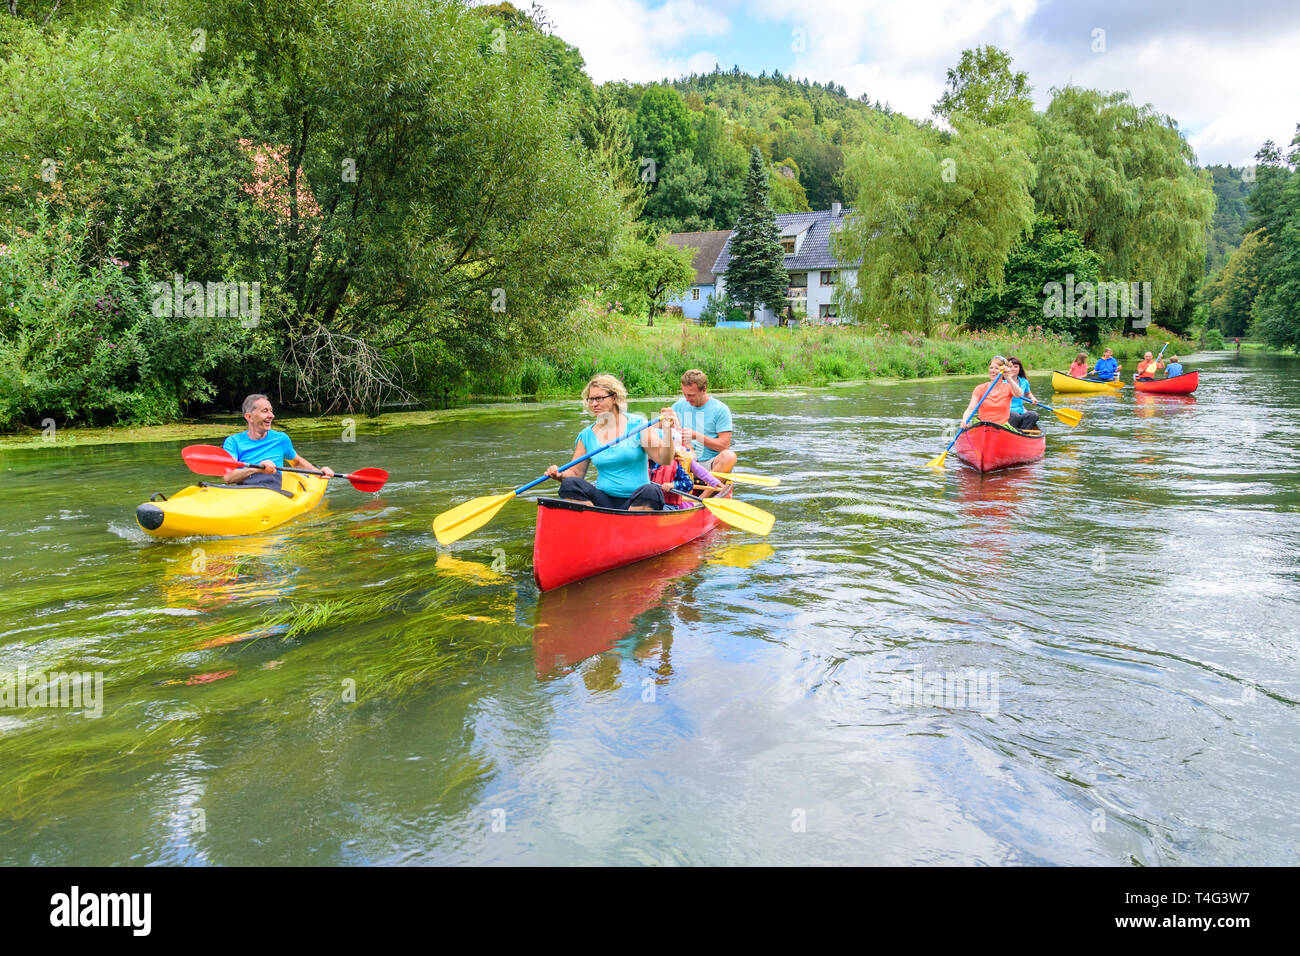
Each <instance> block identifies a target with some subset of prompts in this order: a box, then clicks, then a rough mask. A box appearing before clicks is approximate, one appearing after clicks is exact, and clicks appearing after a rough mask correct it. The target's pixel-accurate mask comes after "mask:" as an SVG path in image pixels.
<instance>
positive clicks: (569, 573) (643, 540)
mask: <svg viewBox="0 0 1300 956" xmlns="http://www.w3.org/2000/svg"><path fill="white" fill-rule="evenodd" d="M723 495H724V496H725V497H730V495H731V486H730V485H728V486H727V487H726V491H725V492H724V493H723ZM668 500H669V502H670V503H672V502H673V501H674V500H676V501H681V500H682V499H679V498H677V497H676V496H675V495H669V496H668ZM688 500H689V499H688ZM717 524H718V519H717V518H715V517H714V516H713V512H711V511H709V509H707V508H705V507H704V505H701V504H696V503H692V505H691V507H689V508H685V509H682V510H680V511H616V510H613V509H610V508H592V507H588V506H586V505H579V504H575V503H573V502H572V501H563V500H561V499H560V498H538V499H537V533H536V534H535V535H534V537H533V579H534V580H535V581H536V582H537V586H538V587H539V588H541V589H542V590H543V591H550V590H552V589H554V588H561V587H564V585H566V584H572V583H573V582H574V581H581V580H582V579H583V578H589V577H591V576H592V575H593V574H601V573H602V572H604V571H612V570H613V569H614V568H621V567H623V566H624V565H627V564H633V563H634V562H637V561H644V560H645V559H646V558H653V557H654V556H655V555H656V554H663V553H664V552H666V551H671V550H673V548H679V547H681V546H682V545H684V544H685V543H686V542H687V541H694V540H695V539H696V538H698V537H699V536H700V535H702V534H705V533H706V532H708V531H711V530H713V528H714V527H716V526H717Z"/></svg>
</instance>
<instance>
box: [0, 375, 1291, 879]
mask: <svg viewBox="0 0 1300 956" xmlns="http://www.w3.org/2000/svg"><path fill="white" fill-rule="evenodd" d="M1201 367H1202V369H1203V370H1204V371H1205V374H1204V375H1203V377H1202V382H1203V385H1202V389H1201V391H1200V392H1199V393H1198V394H1197V395H1196V396H1195V397H1194V398H1192V399H1179V398H1173V397H1168V398H1166V397H1159V396H1134V395H1132V394H1131V393H1130V394H1128V395H1125V396H1124V397H1122V398H1114V397H1111V396H1078V397H1068V398H1067V397H1064V396H1051V395H1050V386H1049V385H1048V383H1047V380H1046V377H1041V378H1037V377H1036V379H1035V381H1036V384H1039V385H1040V387H1041V388H1042V389H1043V397H1044V398H1045V399H1047V400H1049V401H1053V402H1054V403H1059V404H1063V405H1070V406H1072V407H1077V408H1081V409H1083V411H1084V413H1085V415H1084V423H1083V425H1082V426H1080V427H1079V428H1077V429H1073V430H1071V429H1067V428H1066V427H1065V426H1063V425H1059V424H1058V423H1056V422H1055V420H1054V418H1051V417H1050V416H1044V417H1045V418H1046V419H1047V421H1048V425H1047V428H1048V429H1049V435H1050V437H1049V443H1048V454H1047V457H1046V459H1045V460H1044V461H1042V462H1038V463H1035V464H1032V465H1029V466H1026V467H1022V468H1018V469H1013V470H1010V471H1007V472H1004V473H1000V474H995V475H988V476H984V477H982V478H981V477H980V476H978V475H975V474H974V473H973V472H970V471H969V470H966V469H964V468H962V467H961V466H960V465H959V464H958V463H957V462H956V460H955V458H952V457H950V458H949V461H948V467H947V470H946V472H944V473H942V474H937V473H934V472H931V471H929V470H927V469H925V468H923V467H921V466H922V465H923V464H924V463H925V462H926V461H927V460H929V459H930V458H932V457H934V455H935V454H936V453H937V452H938V451H939V450H941V448H942V445H943V444H944V442H943V439H942V433H943V429H944V427H945V425H947V424H948V423H949V422H950V421H951V420H952V418H953V417H955V416H956V415H957V414H958V413H959V412H960V411H961V408H962V407H963V405H964V396H965V395H966V394H967V392H968V391H969V387H968V385H969V383H968V380H962V381H960V382H952V383H948V382H944V383H923V384H905V385H900V386H860V387H853V388H832V389H825V390H817V391H811V392H800V393H797V394H791V395H780V396H757V397H741V398H737V399H735V400H734V401H732V402H731V404H732V406H733V408H734V409H735V411H736V412H737V416H738V420H739V422H740V427H741V431H740V433H739V435H738V437H739V440H740V443H741V453H742V465H743V467H745V468H748V469H750V470H754V471H758V472H761V473H765V474H774V475H780V476H781V477H782V478H783V479H784V484H783V485H782V487H781V488H779V489H775V490H764V489H745V491H744V495H743V497H744V498H745V500H748V501H751V502H753V503H755V504H757V505H759V506H760V507H764V508H767V509H769V510H771V511H773V512H774V513H775V514H776V515H777V519H778V520H777V523H776V527H775V530H774V531H773V533H772V535H771V536H770V537H769V538H767V539H765V540H761V541H759V540H755V539H752V538H749V537H747V536H745V535H744V534H742V533H740V532H736V531H729V530H720V531H718V532H715V533H714V534H712V535H710V536H709V537H707V538H706V539H703V540H701V541H699V542H697V543H695V544H693V545H690V546H687V547H685V548H682V549H679V550H678V551H676V552H674V553H672V554H670V555H667V556H664V557H663V558H660V559H656V560H654V561H651V562H646V563H643V564H641V565H637V566H634V567H632V568H627V569H623V570H621V571H618V572H613V573H611V574H609V575H604V576H602V577H600V578H597V579H592V580H590V581H587V582H582V583H580V584H578V585H574V586H571V587H569V588H565V589H562V590H560V591H557V592H552V593H549V594H546V595H540V596H539V595H538V594H537V591H536V588H535V587H534V586H533V584H532V581H531V573H530V559H531V534H532V526H533V520H534V511H535V509H534V508H533V506H531V505H530V504H528V503H526V502H515V503H512V504H510V505H508V506H507V507H506V508H505V509H504V510H503V511H502V512H501V514H500V515H499V516H498V517H497V518H496V519H495V520H494V521H493V522H492V523H491V524H489V525H488V526H486V527H485V528H484V529H482V530H481V531H480V532H477V533H475V534H474V535H472V536H470V537H469V538H467V539H465V540H463V541H461V542H459V543H457V544H456V545H454V546H453V547H452V548H451V549H441V550H440V549H438V548H437V547H436V545H435V542H434V540H433V537H432V534H431V532H430V529H429V521H430V520H431V519H432V517H433V515H434V514H436V513H438V512H439V511H441V510H444V509H445V508H447V507H449V506H450V505H452V504H454V503H456V502H459V501H461V500H463V499H465V498H468V497H473V496H475V495H478V494H485V493H489V492H496V491H500V490H504V489H507V488H509V487H511V486H513V485H515V484H518V483H520V482H522V481H525V480H527V479H529V478H531V477H532V476H533V475H535V474H538V473H540V472H541V470H542V467H543V466H544V465H545V464H547V463H549V462H552V461H554V462H556V463H559V462H562V461H563V460H565V459H566V455H565V451H566V450H567V449H568V448H569V447H570V443H571V442H572V439H573V435H574V434H576V432H577V431H578V430H579V428H580V427H581V421H580V419H579V417H578V413H577V412H576V411H575V410H574V407H573V406H571V405H567V404H566V405H563V406H558V405H546V406H537V407H534V408H531V409H526V410H511V411H508V412H500V411H499V412H496V413H491V414H489V413H466V414H465V415H463V416H459V417H457V418H454V419H453V420H451V421H449V422H447V423H444V424H440V425H437V426H433V427H430V428H427V429H419V430H407V431H399V432H395V433H393V434H390V435H387V436H382V437H363V438H360V439H358V441H357V442H356V443H349V444H343V443H323V442H315V443H311V447H310V448H306V449H305V451H306V452H307V453H308V454H309V455H310V456H311V457H312V458H313V460H327V461H329V462H330V463H331V464H334V465H335V467H339V465H340V464H341V465H342V466H344V467H358V466H361V465H369V464H374V465H380V466H382V467H386V468H388V469H389V470H390V471H391V472H393V474H394V480H393V481H392V482H391V483H390V484H389V485H388V487H387V488H386V489H385V491H384V492H383V493H382V494H381V495H379V496H376V497H374V498H369V497H367V496H363V495H360V494H358V493H356V492H355V491H353V490H351V489H350V488H347V487H336V488H334V489H333V490H332V491H331V492H330V495H329V497H328V499H327V501H326V503H325V505H323V506H322V507H321V508H320V509H318V510H317V511H316V512H314V513H312V514H310V515H308V516H306V517H304V518H303V519H301V520H299V521H296V522H293V523H291V524H289V525H286V526H284V527H283V528H281V529H277V530H276V531H275V532H273V533H271V534H268V535H264V536H261V537H256V538H247V539H227V540H206V541H190V542H155V541H152V540H149V539H147V538H146V536H145V535H144V534H143V533H142V532H140V531H139V529H138V528H136V527H135V525H134V522H133V521H132V520H131V510H132V508H133V507H134V504H135V503H137V502H138V501H141V500H143V499H144V498H145V497H147V496H148V494H149V493H151V492H153V491H156V490H163V491H168V492H170V491H172V490H174V489H175V488H176V487H179V486H180V485H181V484H183V483H185V478H184V471H183V468H181V467H180V465H179V461H178V455H177V451H178V446H177V447H171V446H167V447H163V446H133V447H115V448H107V449H105V448H99V449H78V450H72V451H57V452H48V453H42V454H40V455H9V456H7V457H6V459H5V460H4V465H5V477H6V480H7V482H8V483H9V485H10V488H11V498H10V505H9V507H8V508H7V509H6V511H5V514H4V517H3V519H0V584H2V585H3V597H0V609H3V611H4V616H3V618H2V619H0V648H2V649H3V650H2V653H3V662H4V663H3V669H4V670H7V671H14V670H16V669H18V668H19V667H20V666H23V667H26V668H27V669H28V670H29V671H36V670H41V669H54V668H58V669H64V670H71V669H77V670H101V671H103V672H104V674H105V680H106V685H105V686H106V694H105V699H106V707H105V716H104V717H103V718H101V719H99V720H88V719H86V718H85V717H83V716H81V715H80V714H74V713H67V712H59V711H50V710H21V709H9V710H4V711H0V784H3V786H0V793H3V794H4V796H3V797H0V859H3V860H4V862H8V863H13V862H27V863H148V862H168V863H221V864H234V863H253V864H259V863H261V864H265V863H314V862H319V863H424V862H438V863H461V862H475V863H482V862H489V863H505V862H530V863H531V862H575V863H590V862H613V863H646V864H691V863H839V862H879V863H1096V864H1129V863H1140V864H1143V865H1153V864H1171V863H1176V864H1214V863H1240V864H1253V863H1281V864H1288V863H1289V864H1294V863H1295V862H1297V861H1296V852H1295V849H1294V848H1295V846H1296V841H1295V838H1294V832H1293V831H1294V823H1293V820H1294V808H1295V806H1296V803H1297V796H1298V795H1300V786H1298V780H1297V775H1298V770H1297V767H1300V761H1298V760H1297V757H1298V756H1300V754H1297V743H1296V734H1295V727H1296V712H1297V711H1296V702H1297V700H1300V666H1298V664H1297V625H1296V623H1295V621H1296V620H1297V612H1298V611H1300V607H1298V604H1300V601H1298V600H1297V593H1300V592H1298V591H1297V588H1296V585H1297V569H1298V568H1300V560H1298V558H1300V555H1298V554H1297V550H1298V547H1300V546H1297V544H1296V542H1297V540H1300V538H1298V537H1297V534H1296V531H1297V527H1296V523H1297V517H1296V515H1297V510H1298V509H1297V505H1298V504H1300V488H1298V486H1297V485H1298V483H1297V481H1296V476H1295V467H1294V463H1295V461H1296V452H1297V450H1300V449H1297V447H1296V446H1297V442H1296V440H1295V429H1294V424H1293V421H1294V415H1295V413H1296V410H1297V409H1300V388H1297V385H1296V384H1295V380H1294V373H1295V371H1296V370H1297V364H1296V363H1295V362H1294V361H1290V360H1278V359H1258V358H1254V359H1250V360H1249V361H1248V362H1247V363H1245V364H1243V363H1237V362H1227V363H1221V364H1216V363H1210V362H1206V363H1205V364H1203V365H1202V366H1201ZM651 404H653V403H651ZM634 407H635V406H634ZM656 407H657V406H656ZM78 482H84V485H78V484H77V483H78ZM69 488H75V489H76V490H75V491H74V493H72V494H69ZM579 546H580V545H579ZM936 682H938V683H936ZM959 690H960V691H961V692H962V693H961V696H957V692H958V691H959ZM945 694H946V695H947V696H945Z"/></svg>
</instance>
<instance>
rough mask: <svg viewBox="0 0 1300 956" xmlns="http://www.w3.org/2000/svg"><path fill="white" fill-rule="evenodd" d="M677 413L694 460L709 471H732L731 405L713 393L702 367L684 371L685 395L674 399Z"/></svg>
mask: <svg viewBox="0 0 1300 956" xmlns="http://www.w3.org/2000/svg"><path fill="white" fill-rule="evenodd" d="M672 411H673V414H674V415H676V417H677V420H678V421H680V422H682V423H683V424H684V426H685V427H683V428H682V430H681V432H682V441H684V442H690V444H689V445H688V446H687V448H688V449H689V450H690V451H691V452H692V454H693V457H694V460H695V461H698V462H699V463H700V464H701V465H703V466H704V467H705V468H707V469H708V470H709V471H720V472H723V473H727V474H729V473H730V472H731V470H732V469H733V468H735V467H736V453H735V452H734V451H732V450H731V431H732V429H731V409H730V408H728V407H727V406H726V404H725V403H723V402H721V401H719V400H718V399H716V398H713V397H712V396H711V395H709V377H708V376H707V375H705V374H704V373H703V372H702V371H700V370H699V369H698V368H693V369H689V370H687V371H686V372H684V373H682V397H681V398H679V399H678V400H677V401H675V402H673V407H672Z"/></svg>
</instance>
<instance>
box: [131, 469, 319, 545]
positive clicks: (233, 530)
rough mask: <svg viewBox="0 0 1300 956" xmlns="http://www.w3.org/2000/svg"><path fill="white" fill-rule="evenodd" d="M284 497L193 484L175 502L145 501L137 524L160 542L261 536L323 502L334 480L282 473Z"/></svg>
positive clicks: (268, 492)
mask: <svg viewBox="0 0 1300 956" xmlns="http://www.w3.org/2000/svg"><path fill="white" fill-rule="evenodd" d="M282 475H283V479H282V481H281V484H280V487H281V488H282V489H283V492H284V493H283V494H282V493H281V492H279V491H275V490H273V489H271V488H240V487H238V486H237V485H236V486H225V485H215V486H214V485H190V486H189V487H187V488H182V489H181V490H180V491H178V492H176V494H174V495H172V496H171V497H170V498H165V497H163V496H162V495H155V496H154V498H156V499H159V500H156V501H155V500H150V501H146V502H145V503H144V504H142V505H140V507H138V508H136V509H135V520H136V523H137V524H138V525H140V527H141V528H143V529H144V530H145V531H147V532H149V533H150V534H151V535H153V536H154V537H155V538H187V537H190V536H192V535H238V534H256V533H257V532H259V531H266V530H268V529H270V528H274V527H275V526H276V525H280V524H284V522H286V521H288V520H289V519H290V518H296V517H297V516H298V515H300V514H305V513H306V512H308V511H310V510H311V509H312V508H315V507H316V506H317V505H318V504H320V500H321V497H322V496H323V495H324V494H325V486H326V485H328V484H329V482H328V481H327V480H326V479H324V478H314V477H312V476H311V475H293V474H288V473H282Z"/></svg>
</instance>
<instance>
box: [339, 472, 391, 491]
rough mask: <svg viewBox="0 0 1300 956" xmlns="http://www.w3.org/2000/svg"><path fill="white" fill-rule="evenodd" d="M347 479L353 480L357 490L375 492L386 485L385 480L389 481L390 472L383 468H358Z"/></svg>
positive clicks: (353, 485)
mask: <svg viewBox="0 0 1300 956" xmlns="http://www.w3.org/2000/svg"><path fill="white" fill-rule="evenodd" d="M347 479H348V481H350V482H352V487H353V488H355V489H357V491H369V492H371V493H372V494H373V493H374V492H376V491H378V490H379V489H380V488H382V487H384V482H386V481H388V472H386V471H384V469H382V468H358V469H357V470H356V471H354V472H353V473H352V474H350V475H348V476H347Z"/></svg>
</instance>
